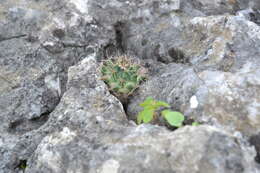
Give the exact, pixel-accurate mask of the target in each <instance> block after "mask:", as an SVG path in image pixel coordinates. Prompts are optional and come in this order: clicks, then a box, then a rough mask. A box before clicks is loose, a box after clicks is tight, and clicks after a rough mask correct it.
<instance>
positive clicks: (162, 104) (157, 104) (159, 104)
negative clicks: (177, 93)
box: [156, 101, 171, 108]
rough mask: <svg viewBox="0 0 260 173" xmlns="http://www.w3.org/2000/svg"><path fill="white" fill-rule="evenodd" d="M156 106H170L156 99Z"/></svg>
mask: <svg viewBox="0 0 260 173" xmlns="http://www.w3.org/2000/svg"><path fill="white" fill-rule="evenodd" d="M156 107H158V108H159V107H168V108H169V107H171V106H170V105H169V104H168V103H166V102H163V101H156Z"/></svg>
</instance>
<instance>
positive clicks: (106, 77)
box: [101, 56, 145, 99]
mask: <svg viewBox="0 0 260 173" xmlns="http://www.w3.org/2000/svg"><path fill="white" fill-rule="evenodd" d="M144 71H145V70H144V68H143V67H142V66H141V65H139V64H138V63H135V62H133V61H132V60H131V59H129V58H128V57H127V56H119V57H117V58H110V59H108V60H106V61H104V62H103V64H102V66H101V75H102V80H103V81H104V82H105V83H106V84H107V85H108V87H109V89H110V91H112V92H113V93H114V94H115V95H116V96H118V97H119V98H122V99H126V98H127V97H128V96H129V95H130V94H132V93H133V91H134V90H135V89H137V88H138V86H139V85H140V83H141V82H142V81H143V80H145V72H144Z"/></svg>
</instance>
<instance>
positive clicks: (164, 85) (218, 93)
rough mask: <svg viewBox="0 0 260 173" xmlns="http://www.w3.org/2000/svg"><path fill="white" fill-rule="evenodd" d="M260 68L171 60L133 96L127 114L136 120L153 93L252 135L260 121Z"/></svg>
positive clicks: (200, 116) (188, 111)
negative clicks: (217, 67) (226, 68)
mask: <svg viewBox="0 0 260 173" xmlns="http://www.w3.org/2000/svg"><path fill="white" fill-rule="evenodd" d="M259 76H260V71H259V68H258V67H255V64H246V65H245V66H244V68H242V69H241V70H240V72H237V73H230V72H221V71H209V70H205V71H202V72H196V69H194V68H191V67H189V66H185V65H181V64H169V65H167V66H165V67H164V68H163V69H161V70H160V72H159V73H158V74H157V75H156V76H154V77H153V78H151V79H150V80H148V81H147V82H146V83H144V84H143V85H142V86H141V87H140V89H139V90H138V93H137V94H136V95H135V96H134V97H133V98H132V99H131V100H130V103H129V105H128V109H127V111H128V115H129V117H130V119H133V120H135V119H136V115H137V113H138V112H139V111H140V110H141V107H139V106H138V105H139V104H140V103H141V102H143V101H144V100H145V99H146V98H147V97H149V96H152V97H154V98H155V99H157V100H163V101H166V102H168V103H170V104H171V106H172V108H173V109H175V110H178V111H181V112H183V113H184V114H185V115H186V116H188V117H191V118H195V119H197V120H200V121H206V122H208V123H213V122H214V124H215V125H223V126H225V127H226V128H227V129H229V130H238V131H240V132H242V133H243V134H245V135H247V136H250V135H254V134H256V133H258V131H259V125H260V119H259V118H260V116H259V115H260V100H259V98H260V83H259V81H260V78H259Z"/></svg>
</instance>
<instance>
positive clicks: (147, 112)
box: [142, 109, 154, 123]
mask: <svg viewBox="0 0 260 173" xmlns="http://www.w3.org/2000/svg"><path fill="white" fill-rule="evenodd" d="M153 114H154V110H152V109H144V110H143V111H142V120H143V122H144V123H149V122H150V121H152V120H153Z"/></svg>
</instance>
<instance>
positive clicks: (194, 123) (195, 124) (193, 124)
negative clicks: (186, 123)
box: [191, 121, 200, 126]
mask: <svg viewBox="0 0 260 173" xmlns="http://www.w3.org/2000/svg"><path fill="white" fill-rule="evenodd" d="M191 125H192V126H199V125H200V123H198V122H196V121H194V122H193V123H192V124H191Z"/></svg>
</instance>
